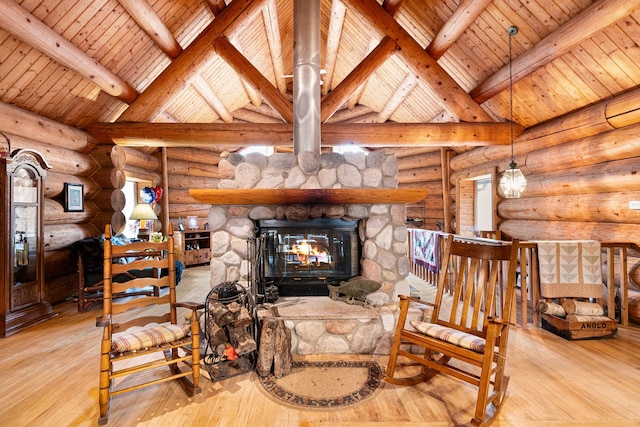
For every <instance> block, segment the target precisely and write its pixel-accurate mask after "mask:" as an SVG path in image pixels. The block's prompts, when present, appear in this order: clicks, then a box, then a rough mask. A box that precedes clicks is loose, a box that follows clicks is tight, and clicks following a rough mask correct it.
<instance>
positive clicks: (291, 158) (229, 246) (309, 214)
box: [208, 151, 409, 354]
mask: <svg viewBox="0 0 640 427" xmlns="http://www.w3.org/2000/svg"><path fill="white" fill-rule="evenodd" d="M218 170H219V173H220V177H221V181H220V183H219V185H218V188H220V189H249V188H257V189H264V190H265V191H269V190H271V189H281V188H300V189H305V188H307V189H317V188H396V187H397V175H398V165H397V160H396V158H395V156H393V155H388V154H385V153H384V152H382V151H375V152H371V153H369V154H368V155H365V154H364V153H346V154H344V155H342V154H338V153H322V154H316V153H312V152H302V153H300V154H298V155H294V154H288V153H286V154H274V155H272V156H269V157H267V156H264V155H262V154H258V153H251V154H247V155H246V156H241V155H238V154H231V155H229V156H228V157H227V158H224V159H222V160H221V161H220V163H219V165H218ZM405 211H406V209H405V205H404V204H370V205H366V204H318V205H299V204H290V205H278V206H275V205H264V206H260V205H258V206H250V205H242V206H238V205H220V206H213V207H212V208H211V210H210V213H209V221H208V222H209V226H210V228H211V229H212V231H213V245H212V246H213V247H212V261H211V286H215V285H217V284H219V283H221V282H224V281H238V282H240V283H241V284H244V285H247V284H248V277H249V269H250V266H251V260H249V259H248V252H249V251H248V245H247V240H248V239H252V238H254V237H255V230H256V221H258V220H266V219H286V220H290V221H306V220H307V219H313V218H342V219H345V220H348V221H354V220H357V221H359V230H358V234H359V238H360V241H361V244H362V258H361V260H360V264H361V275H362V276H364V277H366V278H367V279H371V280H376V281H378V282H380V283H381V284H382V286H381V288H380V289H379V290H378V291H377V292H375V293H373V294H370V295H369V297H368V301H369V302H370V304H371V306H372V307H374V308H364V307H358V306H353V305H349V304H346V303H344V302H335V301H331V300H330V299H329V298H327V297H307V298H305V301H307V299H308V298H311V299H313V298H315V299H317V301H309V302H305V304H309V305H308V307H311V305H313V306H314V307H315V308H314V309H313V310H311V309H310V310H306V311H305V312H304V316H296V315H295V314H294V313H286V308H285V307H282V312H281V315H282V316H283V317H285V320H286V321H287V326H288V327H289V328H290V329H292V335H293V336H294V339H293V341H292V346H293V348H292V350H293V352H294V353H296V354H313V353H378V354H386V353H388V351H389V347H390V341H391V334H392V333H393V329H394V321H393V318H394V314H393V313H394V312H395V303H394V301H397V295H398V294H401V293H402V294H408V293H409V284H408V282H407V281H406V280H405V278H406V276H407V275H408V273H409V260H408V255H407V249H408V244H407V239H408V236H407V228H406V224H405V218H406V214H405ZM322 300H327V302H326V304H325V303H323V302H322ZM280 302H281V301H279V303H280ZM279 305H280V304H279ZM285 305H286V304H285ZM337 306H340V307H337ZM341 307H343V308H344V309H342V308H341ZM341 313H342V314H341ZM310 316H311V317H310ZM389 316H390V318H389ZM338 332H340V333H338ZM318 333H320V335H322V334H325V335H326V339H324V340H315V341H314V343H313V344H311V341H310V340H309V337H311V336H316V335H317V334H318ZM305 335H308V336H305ZM349 340H351V341H349ZM365 342H366V344H365ZM319 343H320V344H319ZM323 343H324V344H323Z"/></svg>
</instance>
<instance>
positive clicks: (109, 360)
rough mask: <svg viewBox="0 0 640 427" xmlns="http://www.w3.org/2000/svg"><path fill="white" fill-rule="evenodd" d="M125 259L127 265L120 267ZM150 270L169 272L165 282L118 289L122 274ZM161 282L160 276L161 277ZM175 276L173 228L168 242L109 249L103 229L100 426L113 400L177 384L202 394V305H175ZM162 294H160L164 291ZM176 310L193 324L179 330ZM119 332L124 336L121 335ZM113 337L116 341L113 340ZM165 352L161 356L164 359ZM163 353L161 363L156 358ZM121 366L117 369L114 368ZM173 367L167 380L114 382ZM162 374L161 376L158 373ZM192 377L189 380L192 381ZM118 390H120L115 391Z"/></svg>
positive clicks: (143, 281) (146, 280) (151, 280)
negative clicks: (125, 295) (186, 313)
mask: <svg viewBox="0 0 640 427" xmlns="http://www.w3.org/2000/svg"><path fill="white" fill-rule="evenodd" d="M122 258H127V261H128V263H126V264H121V263H120V262H119V261H120V260H121V259H122ZM146 268H157V269H165V268H166V269H167V270H168V275H166V276H164V277H140V278H136V279H132V280H129V281H126V282H124V283H118V282H115V281H114V280H113V278H114V277H115V276H117V275H118V274H123V273H126V272H130V271H132V270H143V269H146ZM157 276H159V275H157ZM175 285H176V274H175V262H174V241H173V230H172V228H171V225H169V233H168V238H167V241H166V242H163V243H152V242H146V241H142V242H136V243H131V244H128V245H125V246H115V245H112V244H111V227H110V226H108V225H107V226H106V228H105V241H104V303H103V310H104V312H103V315H102V316H99V317H98V318H97V321H96V326H99V327H103V328H104V330H103V334H102V343H101V355H100V390H99V393H98V400H99V405H100V418H99V420H98V422H99V424H101V425H102V424H106V423H107V420H108V414H109V405H110V401H111V397H112V396H115V395H118V394H122V393H126V392H129V391H133V390H137V389H139V388H141V387H146V386H149V385H154V384H158V383H160V382H165V381H170V380H178V382H179V383H180V385H181V386H182V388H183V389H184V390H185V392H186V393H187V394H188V395H191V396H193V395H195V394H197V393H200V387H199V385H198V382H199V375H200V340H199V324H198V316H197V312H196V310H198V309H201V308H203V304H199V303H193V302H183V303H177V302H176V289H175ZM148 286H154V287H155V289H157V290H159V291H160V292H159V293H158V295H159V296H156V295H154V294H145V295H140V293H139V292H138V293H136V292H132V296H131V297H130V298H118V299H113V298H112V296H113V295H114V294H115V293H119V294H122V293H125V292H127V291H128V290H130V289H140V288H145V287H148ZM161 288H162V289H161ZM177 308H186V309H188V310H191V321H190V322H189V323H187V324H184V325H181V324H178V314H177ZM130 328H131V329H130ZM119 332H124V333H122V334H118V333H119ZM114 334H115V335H114ZM160 352H161V353H160ZM158 353H160V354H161V355H162V356H163V357H161V358H158V357H157V356H156V357H153V355H154V354H158ZM116 363H117V364H118V365H117V368H116V367H115V366H114V364H116ZM167 366H168V367H169V370H168V371H167V375H164V376H162V375H161V374H158V375H157V376H153V378H151V379H150V376H142V377H141V378H138V381H137V382H136V381H135V380H134V378H133V377H132V378H131V379H130V381H129V378H127V383H126V385H125V383H120V382H118V383H117V384H116V381H119V380H121V379H124V377H128V376H130V375H133V374H137V373H140V372H142V371H146V370H148V369H156V370H158V369H157V368H160V367H167ZM160 372H161V371H160ZM189 377H190V378H189ZM116 387H118V388H116Z"/></svg>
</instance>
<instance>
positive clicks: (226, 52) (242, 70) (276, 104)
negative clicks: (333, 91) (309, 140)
mask: <svg viewBox="0 0 640 427" xmlns="http://www.w3.org/2000/svg"><path fill="white" fill-rule="evenodd" d="M213 46H214V48H215V51H216V53H217V54H218V55H220V57H221V58H222V59H224V60H225V61H226V62H227V64H229V65H230V66H231V67H232V68H233V69H234V70H235V71H236V73H238V74H239V75H240V76H241V77H242V78H243V79H244V80H246V81H247V82H248V83H249V84H250V85H252V86H253V87H254V88H255V89H256V90H257V91H258V92H260V94H262V97H263V98H264V100H265V102H266V103H267V104H269V105H270V106H271V108H273V109H274V110H275V111H277V112H278V114H280V115H281V116H282V119H283V120H284V121H286V122H287V123H292V122H293V103H292V102H290V101H289V100H288V99H287V98H286V97H285V96H284V95H283V94H282V93H280V91H279V90H278V89H277V88H276V87H274V86H273V85H272V84H271V82H270V81H269V80H268V79H267V78H266V77H265V76H263V75H262V73H261V72H260V71H259V70H258V69H257V68H256V67H254V65H253V64H252V63H251V62H249V60H248V59H247V58H245V57H244V56H243V55H242V54H241V53H240V52H239V51H238V49H236V48H235V46H234V45H232V44H231V42H230V41H229V40H228V39H227V38H226V37H224V36H223V37H220V38H218V39H217V40H216V41H215V43H214V44H213Z"/></svg>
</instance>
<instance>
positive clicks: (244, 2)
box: [4, 0, 265, 122]
mask: <svg viewBox="0 0 640 427" xmlns="http://www.w3.org/2000/svg"><path fill="white" fill-rule="evenodd" d="M4 1H6V0H4ZM264 1H265V0H233V1H232V2H231V3H230V4H229V6H227V7H226V8H224V9H223V10H222V11H221V12H220V13H219V14H218V15H216V18H215V19H214V20H213V21H212V22H211V24H209V26H208V27H207V28H206V29H205V30H204V31H203V32H202V33H200V35H198V37H196V39H195V40H194V41H193V42H192V43H191V44H190V45H189V46H188V47H187V48H186V49H185V50H183V51H182V53H181V54H180V56H178V57H177V58H176V59H174V60H173V61H172V62H171V64H169V66H168V67H167V68H166V69H165V70H164V71H163V72H162V73H161V74H160V75H159V76H158V77H157V78H156V79H155V80H154V81H153V82H151V84H150V85H149V87H147V89H146V90H145V91H144V92H142V93H141V94H140V95H139V96H138V98H137V99H136V100H135V102H133V103H132V104H131V105H130V106H129V108H127V109H126V110H125V111H124V112H123V113H122V114H121V115H120V117H119V118H118V120H117V121H119V122H121V121H130V122H148V121H152V120H153V119H154V118H155V117H156V116H157V115H158V114H160V113H162V111H163V110H164V109H165V108H166V106H167V104H168V103H169V101H171V99H172V98H173V97H174V96H175V95H177V94H178V93H179V92H180V91H181V90H183V89H184V88H185V87H186V86H187V85H188V82H189V78H190V77H191V74H192V73H193V72H194V71H196V72H197V71H198V70H199V69H200V67H202V66H203V65H205V64H206V63H207V62H208V61H209V60H211V58H213V57H214V56H215V54H216V53H215V51H214V50H213V49H212V43H213V42H214V41H215V40H216V39H217V38H218V37H220V36H221V35H222V34H223V33H224V32H226V31H233V29H234V28H237V27H238V26H240V25H242V24H243V23H244V22H245V21H246V20H247V19H250V18H251V17H253V16H255V14H256V13H257V12H259V11H260V8H261V7H262V5H263V3H264Z"/></svg>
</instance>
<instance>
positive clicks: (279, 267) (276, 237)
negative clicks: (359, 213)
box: [257, 218, 360, 296]
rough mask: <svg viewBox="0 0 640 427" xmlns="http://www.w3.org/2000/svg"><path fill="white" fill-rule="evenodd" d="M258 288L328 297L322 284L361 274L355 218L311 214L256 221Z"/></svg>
mask: <svg viewBox="0 0 640 427" xmlns="http://www.w3.org/2000/svg"><path fill="white" fill-rule="evenodd" d="M258 227H259V231H258V233H259V239H260V241H261V243H262V244H261V248H260V250H259V252H258V257H259V259H258V262H257V267H258V279H259V287H260V289H259V293H262V294H264V293H265V290H266V289H269V288H271V287H273V286H275V287H277V289H278V294H279V295H280V296H314V295H317V296H327V295H329V290H328V288H327V285H335V284H338V283H339V282H340V281H342V280H348V279H350V278H351V277H354V276H357V275H359V274H360V241H359V238H358V221H344V220H341V219H324V218H323V219H312V220H307V221H284V220H263V221H259V222H258Z"/></svg>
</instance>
